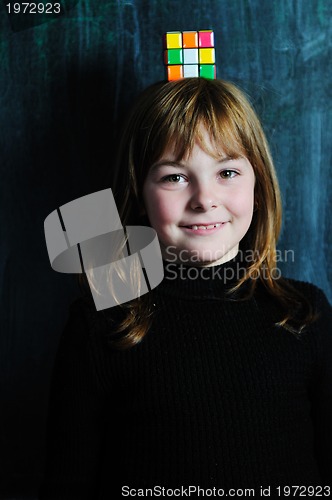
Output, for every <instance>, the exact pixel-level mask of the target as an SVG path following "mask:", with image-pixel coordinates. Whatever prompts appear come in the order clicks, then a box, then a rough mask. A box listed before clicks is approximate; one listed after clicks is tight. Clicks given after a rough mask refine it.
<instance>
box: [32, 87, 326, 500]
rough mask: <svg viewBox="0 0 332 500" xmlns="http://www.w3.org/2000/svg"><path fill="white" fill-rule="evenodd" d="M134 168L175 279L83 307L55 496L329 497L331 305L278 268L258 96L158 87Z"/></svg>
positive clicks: (275, 191) (123, 149) (65, 340)
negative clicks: (109, 304)
mask: <svg viewBox="0 0 332 500" xmlns="http://www.w3.org/2000/svg"><path fill="white" fill-rule="evenodd" d="M118 171H119V176H121V179H119V180H118V181H117V183H116V186H115V188H114V194H115V196H116V197H117V200H118V206H119V203H120V202H122V209H121V219H122V222H123V224H124V225H127V224H128V225H135V224H138V225H142V224H145V225H151V226H152V227H153V228H154V229H155V230H156V232H157V234H158V239H159V241H160V246H161V250H162V255H163V259H164V271H165V276H164V279H163V281H162V283H161V284H160V285H159V286H158V287H157V288H155V289H154V290H152V291H151V292H150V293H148V294H146V295H143V296H141V297H140V298H139V299H135V300H133V301H131V302H128V303H127V304H124V305H122V306H118V307H115V308H111V309H107V310H104V311H100V312H96V311H95V308H94V305H93V302H92V300H91V298H90V297H89V296H87V297H82V298H81V299H79V300H78V301H76V302H75V303H74V304H73V305H72V307H71V314H70V317H69V320H68V323H67V326H66V328H65V331H64V333H63V336H62V338H61V342H60V347H59V352H58V356H57V359H56V364H55V370H54V377H53V382H52V392H51V399H50V409H49V433H48V435H49V440H48V459H47V466H46V471H45V481H44V484H43V487H42V489H41V496H40V498H41V499H74V498H77V499H84V498H89V499H104V498H105V499H106V498H107V499H109V498H111V494H112V493H117V494H118V495H119V494H120V495H121V494H122V495H123V496H136V495H137V496H152V495H153V494H155V495H156V496H161V495H163V496H170V495H175V496H179V495H184V496H188V495H192V496H203V494H204V495H205V494H206V495H210V496H211V495H214V496H221V495H231V494H232V491H233V490H231V489H232V488H233V489H234V490H237V489H242V490H244V489H246V488H252V489H253V490H254V492H253V493H251V494H255V495H257V496H261V495H262V493H261V487H263V488H270V490H269V491H270V495H272V496H273V494H277V495H278V496H283V488H284V487H286V488H289V487H292V486H293V485H294V486H295V485H298V486H301V487H302V488H304V490H303V491H304V493H302V494H311V495H312V494H313V493H315V494H319V495H321V496H329V494H330V489H329V488H330V486H331V475H332V458H331V457H332V455H331V450H332V332H331V324H332V321H331V320H332V313H331V307H330V306H329V304H328V302H327V300H326V298H325V296H324V294H323V292H322V291H320V290H319V289H318V288H316V287H315V286H313V285H311V284H308V283H303V282H297V281H293V280H287V279H284V278H282V277H280V273H279V271H278V269H277V268H276V241H277V238H278V234H279V230H280V224H281V206H280V193H279V188H278V183H277V179H276V174H275V170H274V167H273V163H272V159H271V156H270V153H269V149H268V145H267V142H266V138H265V136H264V133H263V131H262V128H261V125H260V123H259V120H258V118H257V117H256V115H255V112H254V111H253V109H252V107H251V106H250V104H249V103H248V101H247V99H246V98H245V96H244V95H243V93H242V92H241V91H240V90H239V89H237V88H236V87H235V86H234V85H233V84H231V83H227V82H224V81H221V80H205V79H202V78H187V79H184V80H178V81H175V82H167V83H165V82H163V83H158V84H155V85H153V86H151V87H150V88H148V89H147V90H146V91H145V92H143V94H142V95H141V96H140V98H139V99H138V100H137V102H136V104H135V106H134V107H133V110H132V112H131V115H130V116H129V119H128V122H127V126H126V128H125V130H124V133H123V136H122V142H121V145H120V153H119V160H118ZM120 174H121V175H120ZM162 488H164V490H162ZM199 488H201V490H199ZM276 488H279V490H277V489H276ZM280 488H281V490H280ZM310 488H311V489H310ZM265 491H268V490H265ZM242 494H243V493H242ZM288 494H289V492H288Z"/></svg>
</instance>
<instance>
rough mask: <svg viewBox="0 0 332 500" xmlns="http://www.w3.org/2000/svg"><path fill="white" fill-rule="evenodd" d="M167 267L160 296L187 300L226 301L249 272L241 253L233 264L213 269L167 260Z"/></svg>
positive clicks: (165, 267) (212, 267) (159, 287)
mask: <svg viewBox="0 0 332 500" xmlns="http://www.w3.org/2000/svg"><path fill="white" fill-rule="evenodd" d="M163 264H164V279H163V281H162V282H161V284H160V285H159V286H158V287H157V290H158V292H160V293H162V294H164V293H165V294H167V295H173V296H176V297H181V298H182V299H187V300H193V299H199V300H205V299H206V300H209V299H221V298H225V296H226V292H227V290H229V289H230V288H232V287H233V286H234V285H235V284H236V283H237V282H238V280H239V279H240V278H242V276H243V275H244V272H245V268H246V263H245V262H243V260H242V258H241V256H240V253H238V254H237V256H236V257H235V258H233V259H232V260H230V261H227V262H225V263H223V264H218V265H215V266H210V267H197V266H192V265H185V264H184V263H181V264H177V263H175V262H170V261H165V260H164V261H163Z"/></svg>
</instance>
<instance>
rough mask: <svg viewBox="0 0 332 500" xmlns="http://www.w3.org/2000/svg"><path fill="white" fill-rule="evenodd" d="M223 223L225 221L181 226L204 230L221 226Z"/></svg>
mask: <svg viewBox="0 0 332 500" xmlns="http://www.w3.org/2000/svg"><path fill="white" fill-rule="evenodd" d="M223 224H226V222H212V223H211V224H192V225H188V226H181V227H184V228H187V229H192V230H193V231H197V230H198V229H203V230H204V229H205V230H209V229H215V228H217V227H220V226H222V225H223Z"/></svg>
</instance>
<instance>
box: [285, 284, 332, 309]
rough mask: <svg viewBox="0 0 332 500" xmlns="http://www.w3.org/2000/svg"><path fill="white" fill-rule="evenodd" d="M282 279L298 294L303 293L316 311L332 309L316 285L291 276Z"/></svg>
mask: <svg viewBox="0 0 332 500" xmlns="http://www.w3.org/2000/svg"><path fill="white" fill-rule="evenodd" d="M283 280H284V282H285V284H286V285H288V286H289V287H291V288H293V289H295V290H296V291H297V292H298V293H299V294H300V295H303V296H304V297H305V298H306V299H307V300H308V301H309V302H310V304H311V305H312V307H313V308H314V309H315V310H316V311H317V312H318V313H319V312H320V311H327V310H330V311H331V310H332V309H331V305H330V303H329V301H328V299H327V297H326V294H325V293H324V292H323V290H322V289H321V288H319V287H318V286H316V285H314V284H313V283H309V282H307V281H300V280H295V279H293V278H283Z"/></svg>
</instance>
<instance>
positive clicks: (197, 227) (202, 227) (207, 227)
mask: <svg viewBox="0 0 332 500" xmlns="http://www.w3.org/2000/svg"><path fill="white" fill-rule="evenodd" d="M219 226H221V224H210V225H209V226H195V225H194V226H191V229H193V230H194V231H196V230H197V229H213V228H214V227H219Z"/></svg>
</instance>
